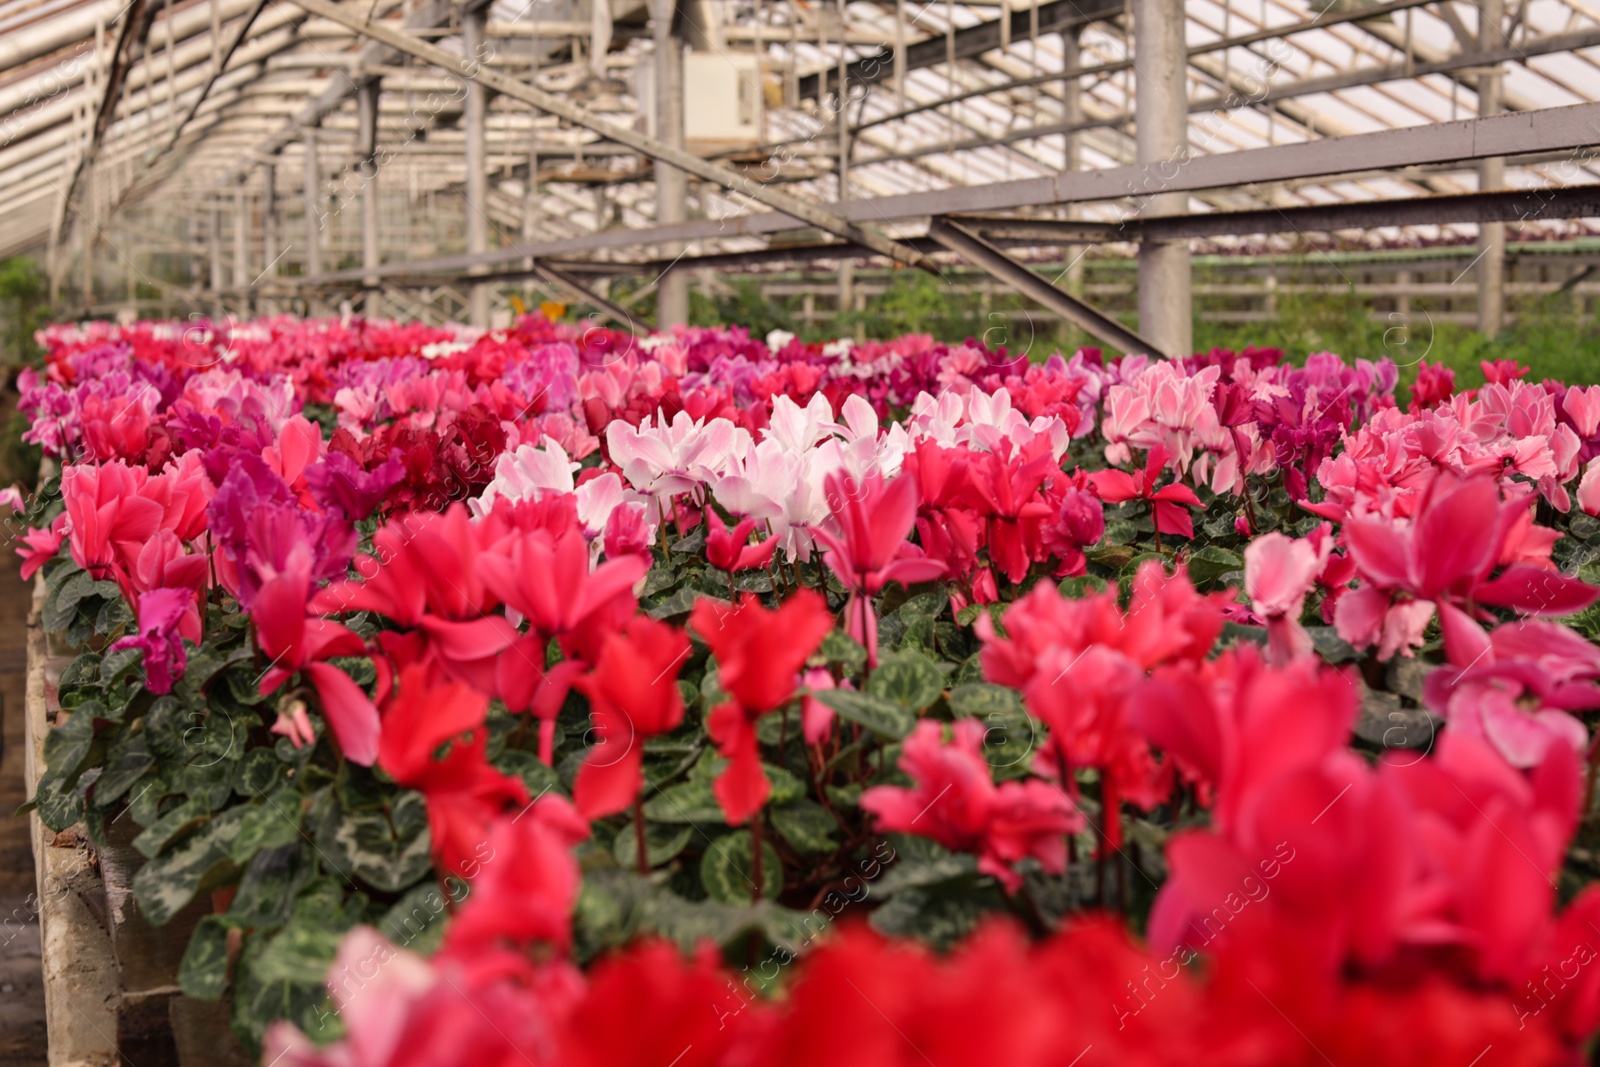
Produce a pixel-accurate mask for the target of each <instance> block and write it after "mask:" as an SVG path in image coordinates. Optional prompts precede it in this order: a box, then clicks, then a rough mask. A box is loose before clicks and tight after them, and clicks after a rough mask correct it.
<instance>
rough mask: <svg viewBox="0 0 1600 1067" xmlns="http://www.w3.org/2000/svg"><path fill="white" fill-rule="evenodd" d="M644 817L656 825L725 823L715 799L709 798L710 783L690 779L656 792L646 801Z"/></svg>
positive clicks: (710, 793)
mask: <svg viewBox="0 0 1600 1067" xmlns="http://www.w3.org/2000/svg"><path fill="white" fill-rule="evenodd" d="M644 814H645V817H646V818H647V819H651V820H653V821H655V822H664V823H674V824H685V823H687V824H689V825H698V824H700V823H719V824H720V823H723V822H725V821H726V820H725V819H724V817H723V814H722V807H721V805H719V804H718V803H717V798H716V797H715V796H713V795H712V792H711V782H710V781H709V780H707V779H694V778H691V779H690V780H689V781H687V782H679V783H678V784H677V785H673V786H668V787H667V788H666V789H658V790H657V791H656V795H655V796H653V797H651V798H650V799H649V800H647V801H645V804H644Z"/></svg>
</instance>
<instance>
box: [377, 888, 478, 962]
mask: <svg viewBox="0 0 1600 1067" xmlns="http://www.w3.org/2000/svg"><path fill="white" fill-rule="evenodd" d="M456 903H460V901H459V900H458V901H456ZM449 918H450V902H449V898H447V897H446V896H445V894H444V891H443V890H442V889H440V888H439V887H438V886H437V885H435V884H434V883H432V882H423V883H421V884H420V885H417V886H413V887H412V888H411V889H408V890H407V891H406V893H405V895H404V896H402V897H401V898H400V899H399V900H397V901H395V902H394V906H393V907H391V908H390V909H389V910H388V911H386V912H384V914H383V918H382V919H380V920H378V929H379V930H380V931H382V932H383V936H384V937H387V938H388V939H389V940H390V941H391V942H393V943H394V944H395V945H397V946H399V947H400V948H403V949H409V950H410V951H412V952H420V953H422V954H423V955H430V954H432V953H433V951H434V950H435V949H437V948H438V947H439V942H440V940H442V939H443V937H444V930H445V927H446V925H448V923H449Z"/></svg>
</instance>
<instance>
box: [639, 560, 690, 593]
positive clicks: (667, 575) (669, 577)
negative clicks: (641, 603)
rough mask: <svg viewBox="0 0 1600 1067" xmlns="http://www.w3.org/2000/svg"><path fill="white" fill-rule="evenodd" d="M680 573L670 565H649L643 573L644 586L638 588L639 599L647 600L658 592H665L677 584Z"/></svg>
mask: <svg viewBox="0 0 1600 1067" xmlns="http://www.w3.org/2000/svg"><path fill="white" fill-rule="evenodd" d="M680 577H681V575H679V574H678V572H677V571H675V570H673V569H672V568H671V567H651V568H650V569H649V570H648V571H646V572H645V575H644V587H643V588H642V589H640V590H639V599H640V600H648V599H650V598H651V597H653V596H656V595H657V594H659V593H665V592H666V591H667V590H669V589H671V588H672V587H673V586H675V585H677V584H678V581H679V579H680Z"/></svg>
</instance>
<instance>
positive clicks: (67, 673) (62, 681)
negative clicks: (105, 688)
mask: <svg viewBox="0 0 1600 1067" xmlns="http://www.w3.org/2000/svg"><path fill="white" fill-rule="evenodd" d="M99 678H100V653H98V652H85V653H83V655H81V656H79V657H78V658H76V659H74V660H73V661H72V662H71V663H69V664H67V665H66V666H65V667H63V668H62V669H61V677H60V678H59V679H58V680H57V682H56V685H57V686H58V687H59V688H61V689H75V688H77V687H78V686H80V685H94V684H95V683H96V682H97V681H98V680H99Z"/></svg>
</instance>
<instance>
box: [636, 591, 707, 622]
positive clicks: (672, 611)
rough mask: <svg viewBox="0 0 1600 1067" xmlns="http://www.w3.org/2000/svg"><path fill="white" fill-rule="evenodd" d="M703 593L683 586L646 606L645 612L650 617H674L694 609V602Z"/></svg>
mask: <svg viewBox="0 0 1600 1067" xmlns="http://www.w3.org/2000/svg"><path fill="white" fill-rule="evenodd" d="M704 595H705V594H704V593H702V592H700V591H699V590H698V589H695V588H692V587H690V586H684V587H682V588H681V589H678V590H677V591H676V592H673V593H671V594H670V595H668V596H666V597H663V598H662V599H661V600H658V601H656V602H655V603H654V604H651V605H649V606H648V607H646V608H645V609H644V610H645V614H646V615H648V616H650V617H651V618H652V619H675V618H677V617H678V616H680V615H687V614H689V612H690V611H692V610H694V605H695V602H696V601H698V600H699V599H700V598H701V597H702V596H704Z"/></svg>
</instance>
